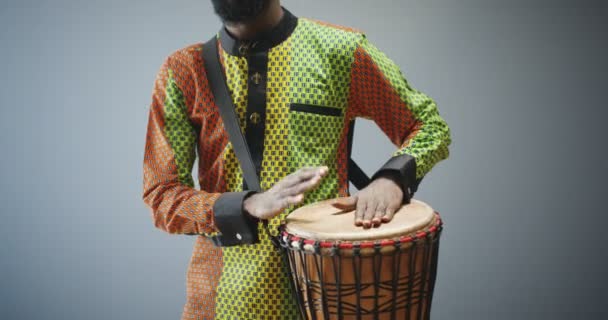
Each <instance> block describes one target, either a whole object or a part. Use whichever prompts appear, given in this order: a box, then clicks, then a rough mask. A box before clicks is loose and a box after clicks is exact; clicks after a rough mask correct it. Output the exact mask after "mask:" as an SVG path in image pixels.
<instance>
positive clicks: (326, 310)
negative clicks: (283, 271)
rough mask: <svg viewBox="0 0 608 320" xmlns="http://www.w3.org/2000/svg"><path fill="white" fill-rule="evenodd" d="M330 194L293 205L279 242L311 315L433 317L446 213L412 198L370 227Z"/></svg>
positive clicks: (304, 311) (307, 316)
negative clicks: (338, 205) (358, 221)
mask: <svg viewBox="0 0 608 320" xmlns="http://www.w3.org/2000/svg"><path fill="white" fill-rule="evenodd" d="M331 201H332V200H327V201H323V202H319V203H315V204H311V205H307V206H303V207H301V208H298V209H297V210H295V211H293V212H292V213H291V214H290V215H288V216H287V219H286V221H285V223H284V224H283V225H281V227H280V229H281V233H280V237H279V243H280V244H281V246H282V248H283V249H284V251H285V254H286V258H287V259H288V263H289V267H290V271H291V277H292V281H293V289H294V291H295V295H296V298H297V300H298V303H299V305H300V311H301V313H302V315H303V317H304V318H305V319H429V317H430V309H431V300H432V297H433V288H434V286H435V278H436V274H437V255H438V250H439V236H440V233H441V229H442V223H441V219H440V218H439V215H438V214H437V213H436V212H434V210H433V209H432V208H431V207H430V206H428V205H427V204H425V203H423V202H421V201H417V200H413V199H412V200H411V202H410V203H409V204H407V205H404V206H402V207H401V209H400V210H399V211H397V212H396V213H395V215H394V217H393V219H392V220H391V221H390V222H388V223H383V224H382V225H381V226H380V227H378V228H371V229H363V228H362V227H357V226H355V225H354V214H353V211H350V212H342V211H341V210H340V209H338V208H335V207H333V206H332V205H331V204H330V202H331Z"/></svg>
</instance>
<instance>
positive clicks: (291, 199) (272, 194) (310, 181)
mask: <svg viewBox="0 0 608 320" xmlns="http://www.w3.org/2000/svg"><path fill="white" fill-rule="evenodd" d="M328 171H329V169H328V168H327V167H326V166H323V167H311V168H301V169H299V170H298V171H296V172H294V173H292V174H290V175H288V176H286V177H285V178H283V179H281V180H280V181H279V182H277V183H276V184H275V185H274V186H272V188H270V189H268V190H267V191H265V192H262V193H256V194H254V195H251V196H249V197H248V198H247V199H245V201H244V202H243V208H244V209H245V211H247V212H248V213H249V214H250V215H252V216H254V217H256V218H258V219H262V220H268V219H271V218H273V217H275V216H276V215H278V214H279V213H281V212H283V210H285V208H287V207H288V206H290V205H293V204H299V203H301V202H302V201H303V200H304V192H306V191H308V190H311V189H314V188H316V187H317V186H318V185H319V183H320V182H321V179H322V178H323V177H324V176H325V175H327V172H328Z"/></svg>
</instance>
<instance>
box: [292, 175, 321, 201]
mask: <svg viewBox="0 0 608 320" xmlns="http://www.w3.org/2000/svg"><path fill="white" fill-rule="evenodd" d="M319 183H321V176H314V177H313V178H312V179H309V180H306V181H303V182H301V183H298V184H295V185H293V186H292V187H290V188H287V189H285V190H284V191H283V192H282V194H283V195H284V196H295V195H298V194H302V193H304V192H306V191H309V190H311V189H313V188H315V187H317V186H318V185H319Z"/></svg>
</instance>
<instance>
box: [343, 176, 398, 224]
mask: <svg viewBox="0 0 608 320" xmlns="http://www.w3.org/2000/svg"><path fill="white" fill-rule="evenodd" d="M403 197H404V195H403V190H401V187H400V186H399V185H398V184H397V182H395V180H393V179H392V178H388V177H382V176H381V177H378V178H376V179H374V180H373V181H372V182H371V183H370V184H369V185H368V186H367V187H365V188H363V189H362V190H360V191H359V192H358V193H357V194H355V195H352V196H350V197H347V198H340V199H336V201H334V202H333V203H332V205H333V206H334V207H336V208H339V209H342V210H356V212H355V225H356V226H363V227H364V228H370V227H378V226H380V224H381V223H382V222H389V221H391V219H392V218H393V215H394V214H395V212H396V211H397V210H399V208H401V204H402V203H403Z"/></svg>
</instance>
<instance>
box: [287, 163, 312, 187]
mask: <svg viewBox="0 0 608 320" xmlns="http://www.w3.org/2000/svg"><path fill="white" fill-rule="evenodd" d="M315 174H316V173H315V168H314V167H303V168H300V169H298V170H296V171H295V172H292V173H291V174H289V175H288V176H287V177H285V178H283V180H281V182H282V183H283V187H291V186H292V185H294V184H296V183H298V182H300V181H302V180H308V179H310V178H312V177H314V176H315Z"/></svg>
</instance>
